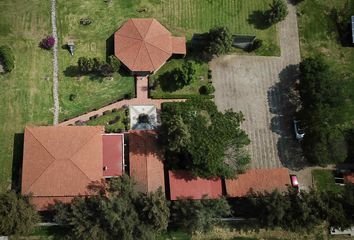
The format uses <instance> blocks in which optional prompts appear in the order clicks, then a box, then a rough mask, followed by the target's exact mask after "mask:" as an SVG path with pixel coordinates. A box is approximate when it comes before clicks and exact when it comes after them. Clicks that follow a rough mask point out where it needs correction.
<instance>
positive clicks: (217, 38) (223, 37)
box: [206, 27, 233, 56]
mask: <svg viewBox="0 0 354 240" xmlns="http://www.w3.org/2000/svg"><path fill="white" fill-rule="evenodd" d="M208 41H209V43H208V45H207V48H206V51H207V54H209V55H217V56H219V55H222V54H227V53H229V52H230V51H231V49H232V41H233V38H232V34H231V32H230V30H229V29H228V28H227V27H216V28H212V29H210V30H209V33H208Z"/></svg>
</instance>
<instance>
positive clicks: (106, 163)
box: [102, 134, 124, 177]
mask: <svg viewBox="0 0 354 240" xmlns="http://www.w3.org/2000/svg"><path fill="white" fill-rule="evenodd" d="M102 140H103V168H104V169H103V176H104V177H114V176H121V175H122V173H123V171H124V167H123V164H124V156H123V154H124V150H123V149H124V146H123V145H124V135H123V134H104V135H103V136H102ZM105 168H106V169H105Z"/></svg>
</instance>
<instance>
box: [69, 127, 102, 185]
mask: <svg viewBox="0 0 354 240" xmlns="http://www.w3.org/2000/svg"><path fill="white" fill-rule="evenodd" d="M99 131H101V129H99ZM97 132H98V131H97ZM97 132H94V133H92V135H91V136H90V137H89V139H88V140H87V142H85V143H84V144H82V145H81V147H80V148H79V149H78V150H77V151H76V152H75V153H73V154H72V155H71V157H70V158H69V160H70V162H72V163H73V164H74V165H75V166H76V167H77V168H78V169H79V170H80V171H81V172H82V173H83V174H84V175H85V176H86V177H87V178H88V179H89V180H90V181H91V179H90V178H89V176H87V174H86V173H85V172H84V171H82V169H81V168H80V167H79V166H78V165H77V164H76V163H75V162H74V161H73V160H72V158H74V157H75V156H76V155H77V154H78V153H79V152H80V151H81V150H82V148H84V147H85V146H86V145H87V144H88V143H89V142H91V141H92V139H93V137H94V136H95V135H96V134H97Z"/></svg>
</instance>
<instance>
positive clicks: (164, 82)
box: [157, 72, 180, 92]
mask: <svg viewBox="0 0 354 240" xmlns="http://www.w3.org/2000/svg"><path fill="white" fill-rule="evenodd" d="M157 81H158V83H159V85H160V87H161V89H162V90H163V91H164V92H174V91H177V90H178V89H180V87H179V86H178V85H177V84H176V81H175V79H174V76H173V73H172V72H165V73H163V74H162V75H160V76H159V78H158V79H157Z"/></svg>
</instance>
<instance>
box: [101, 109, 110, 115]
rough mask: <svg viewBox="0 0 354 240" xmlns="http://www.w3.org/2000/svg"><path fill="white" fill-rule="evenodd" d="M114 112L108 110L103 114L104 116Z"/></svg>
mask: <svg viewBox="0 0 354 240" xmlns="http://www.w3.org/2000/svg"><path fill="white" fill-rule="evenodd" d="M111 112H112V111H110V110H106V111H104V112H103V113H102V114H103V115H108V114H110V113H111Z"/></svg>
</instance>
